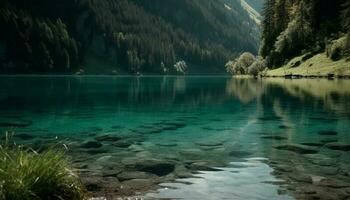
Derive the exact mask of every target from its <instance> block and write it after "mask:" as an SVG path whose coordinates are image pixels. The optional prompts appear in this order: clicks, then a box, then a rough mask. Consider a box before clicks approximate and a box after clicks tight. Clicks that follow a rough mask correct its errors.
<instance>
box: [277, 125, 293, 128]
mask: <svg viewBox="0 0 350 200" xmlns="http://www.w3.org/2000/svg"><path fill="white" fill-rule="evenodd" d="M278 128H279V129H291V127H289V126H286V125H280V126H278Z"/></svg>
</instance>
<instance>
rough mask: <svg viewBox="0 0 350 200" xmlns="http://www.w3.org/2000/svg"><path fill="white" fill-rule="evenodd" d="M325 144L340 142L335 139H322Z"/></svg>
mask: <svg viewBox="0 0 350 200" xmlns="http://www.w3.org/2000/svg"><path fill="white" fill-rule="evenodd" d="M320 141H321V142H322V143H323V144H327V143H333V142H338V139H334V138H326V139H322V140H320Z"/></svg>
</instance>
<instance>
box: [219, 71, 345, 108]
mask: <svg viewBox="0 0 350 200" xmlns="http://www.w3.org/2000/svg"><path fill="white" fill-rule="evenodd" d="M279 89H281V91H283V93H284V95H287V96H290V98H296V99H298V101H299V102H300V103H303V102H305V101H309V100H310V98H312V99H313V100H316V102H317V103H321V105H324V106H326V107H327V108H329V109H332V110H337V111H341V110H346V109H350V104H344V103H346V102H347V101H342V100H341V99H342V98H347V97H349V95H350V80H327V79H296V80H286V79H282V78H270V79H231V80H228V81H227V84H226V93H227V95H230V96H234V97H236V98H237V99H238V100H240V101H241V102H242V103H245V104H246V103H250V102H251V101H253V100H254V99H259V98H262V97H263V95H264V94H267V93H269V94H268V95H270V97H274V98H278V99H279V97H281V96H282V93H278V91H279ZM273 101H275V100H273ZM272 103H273V104H275V103H274V102H272Z"/></svg>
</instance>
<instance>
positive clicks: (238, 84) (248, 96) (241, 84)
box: [226, 78, 264, 104]
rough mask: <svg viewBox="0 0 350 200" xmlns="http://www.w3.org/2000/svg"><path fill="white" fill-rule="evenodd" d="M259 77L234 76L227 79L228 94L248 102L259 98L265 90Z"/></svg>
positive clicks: (245, 102)
mask: <svg viewBox="0 0 350 200" xmlns="http://www.w3.org/2000/svg"><path fill="white" fill-rule="evenodd" d="M262 83H263V82H262V81H261V80H258V79H251V78H242V79H241V78H234V79H231V80H229V81H227V84H226V94H227V95H229V96H234V97H236V98H238V100H240V101H241V102H242V103H244V104H247V103H250V102H252V101H253V100H254V99H258V98H259V97H260V96H261V95H262V94H263V92H264V84H262Z"/></svg>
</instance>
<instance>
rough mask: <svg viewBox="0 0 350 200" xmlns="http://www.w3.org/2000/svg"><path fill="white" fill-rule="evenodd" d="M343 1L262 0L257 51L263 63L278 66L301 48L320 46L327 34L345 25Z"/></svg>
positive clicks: (314, 49)
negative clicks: (260, 31) (261, 19)
mask: <svg viewBox="0 0 350 200" xmlns="http://www.w3.org/2000/svg"><path fill="white" fill-rule="evenodd" d="M346 1H347V0H334V1H319V0H308V1H304V0H266V1H265V5H264V9H263V16H264V20H263V23H262V26H263V31H262V46H261V49H260V54H261V55H262V56H263V57H264V58H266V59H267V62H268V63H267V64H268V65H269V66H270V67H279V66H281V65H283V64H284V63H285V62H286V61H287V60H289V59H291V58H293V57H295V56H297V55H300V54H302V53H303V52H307V51H309V52H314V54H315V53H317V52H320V51H322V50H324V48H325V46H326V41H327V40H328V39H329V38H333V39H335V37H336V34H337V33H338V32H344V31H346V29H347V24H348V22H349V21H348V20H349V11H348V9H349V8H348V7H349V5H348V4H349V3H346V4H344V3H345V2H346ZM343 4H344V6H345V10H344V6H342V5H343ZM342 10H344V11H342ZM341 18H342V19H343V20H342V21H343V22H341V21H340V20H339V19H341ZM341 23H343V24H341Z"/></svg>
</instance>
